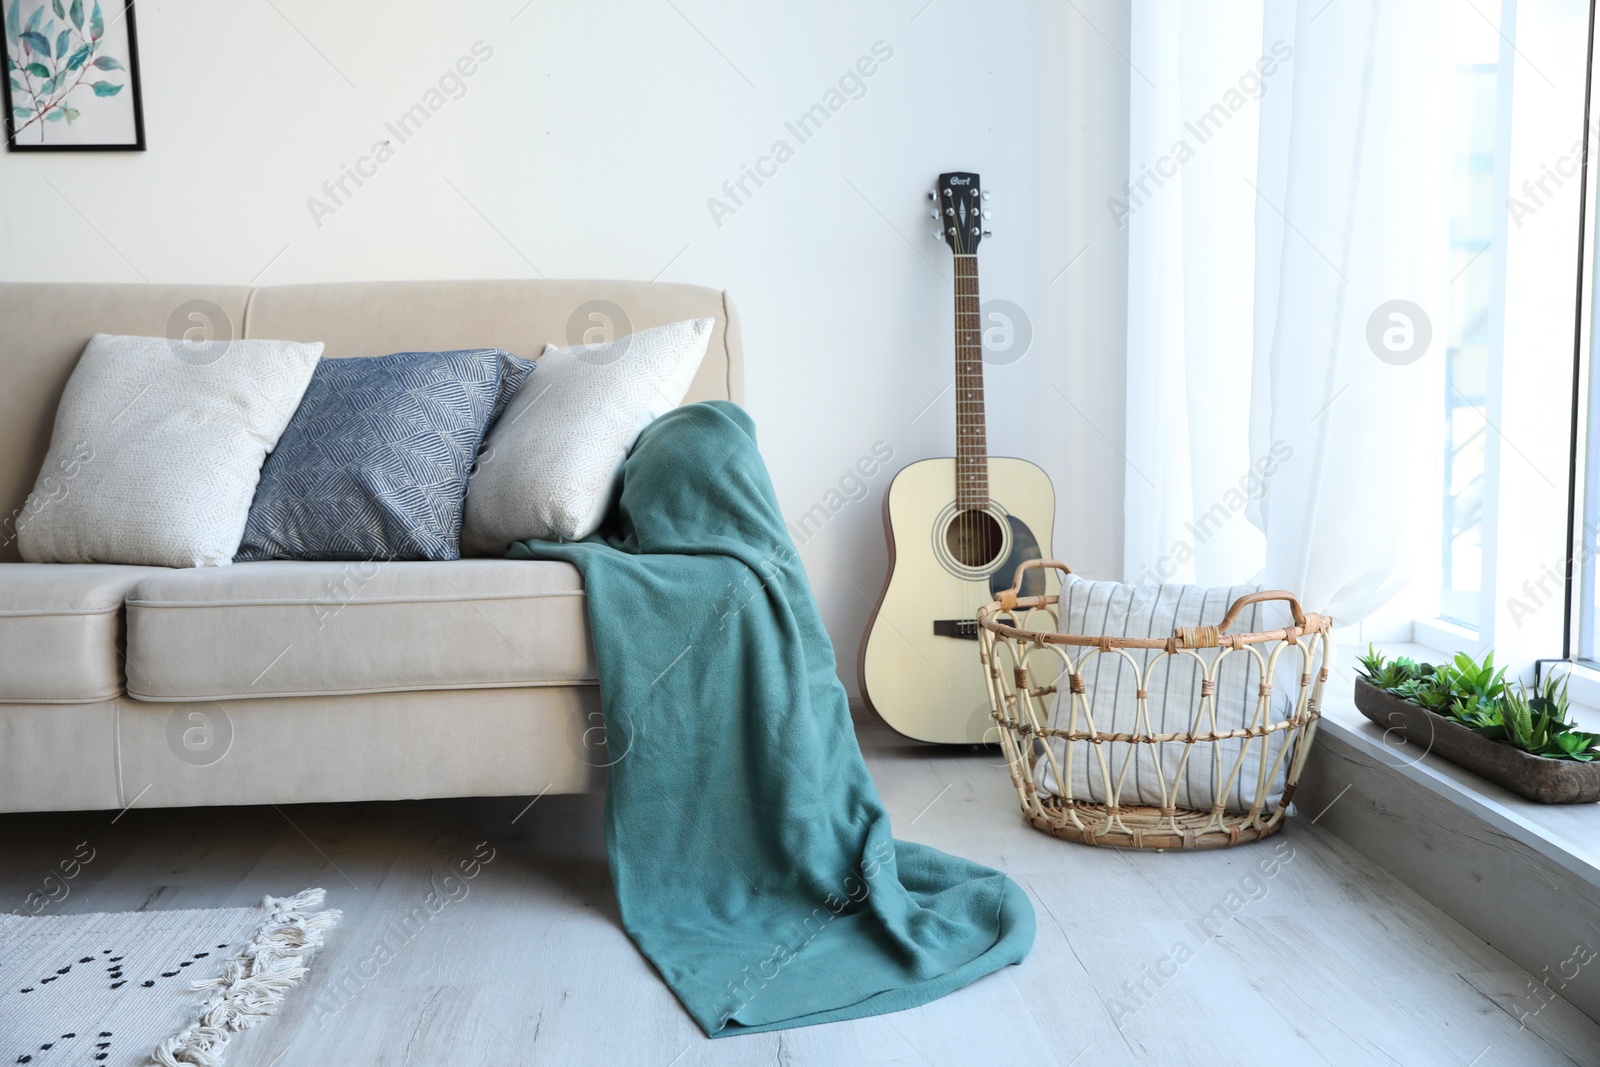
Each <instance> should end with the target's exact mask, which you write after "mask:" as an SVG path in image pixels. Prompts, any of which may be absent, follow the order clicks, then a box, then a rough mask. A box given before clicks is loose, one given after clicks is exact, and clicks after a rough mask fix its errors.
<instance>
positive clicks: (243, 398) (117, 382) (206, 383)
mask: <svg viewBox="0 0 1600 1067" xmlns="http://www.w3.org/2000/svg"><path fill="white" fill-rule="evenodd" d="M321 356H322V344H321V342H316V343H313V344H302V343H299V342H296V341H244V340H239V341H232V342H230V343H229V345H228V347H227V348H226V349H225V350H224V352H223V355H222V357H221V358H220V359H217V360H215V361H213V362H209V363H203V364H200V363H194V362H191V361H187V360H185V359H183V358H181V356H180V352H179V349H178V348H176V347H175V346H174V342H172V341H169V340H167V339H166V338H164V337H122V336H114V335H111V334H103V333H102V334H96V335H95V336H94V337H93V338H92V339H91V340H90V341H89V344H88V346H87V347H85V348H84V350H83V355H82V356H81V357H79V359H78V365H77V367H76V368H74V369H73V371H72V377H71V378H70V379H68V381H67V389H66V392H65V393H64V394H63V395H62V397H61V406H60V407H59V408H58V409H57V411H56V422H55V431H54V432H53V433H52V434H51V437H50V451H49V453H48V454H46V456H45V460H44V467H43V468H42V469H41V470H40V472H39V479H38V481H37V482H36V483H35V485H34V493H33V496H31V497H30V498H29V506H28V507H27V508H25V509H24V514H23V516H22V519H21V520H19V523H18V531H17V534H18V536H17V543H18V547H19V549H20V550H21V552H22V558H23V559H25V560H27V561H28V562H30V563H138V564H146V565H150V566H158V567H212V566H221V565H223V564H226V563H229V562H232V560H233V554H234V552H235V551H237V550H238V548H239V540H240V538H241V537H243V536H244V526H245V520H246V519H247V518H248V517H249V514H250V500H251V498H252V497H253V496H254V495H255V491H256V482H257V480H258V479H259V478H260V477H261V465H262V463H264V462H265V461H266V458H267V453H268V452H270V451H272V449H273V448H274V446H276V445H277V443H278V437H279V436H280V435H281V434H282V433H283V429H284V427H285V426H287V425H288V424H289V419H290V417H291V416H292V415H293V414H294V411H295V408H296V407H297V406H299V404H300V396H301V394H302V393H304V392H305V391H306V385H307V384H308V383H309V382H310V381H311V372H312V370H313V369H315V367H316V365H317V360H318V359H320V358H321Z"/></svg>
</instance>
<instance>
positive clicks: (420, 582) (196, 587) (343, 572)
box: [128, 559, 597, 700]
mask: <svg viewBox="0 0 1600 1067" xmlns="http://www.w3.org/2000/svg"><path fill="white" fill-rule="evenodd" d="M128 677H129V679H130V683H129V685H128V695H129V696H132V697H134V698H135V699H138V700H232V699H248V698H253V697H279V696H313V695H325V694H339V693H384V692H396V691H402V690H418V689H478V688H495V687H502V686H530V685H592V684H594V683H595V681H596V677H597V676H596V671H595V662H594V650H593V648H592V646H591V645H590V642H589V627H588V619H587V616H586V614H585V608H584V596H583V583H582V580H581V579H580V578H579V576H578V572H577V570H576V569H574V568H573V567H572V566H570V565H568V564H565V563H556V562H533V561H524V560H491V559H483V560H452V561H449V562H433V561H389V562H384V561H372V562H365V563H348V562H347V563H325V562H303V561H291V560H272V561H266V562H258V563H236V564H234V565H233V566H231V567H223V568H219V569H216V570H209V569H207V570H185V571H170V572H166V573H162V574H159V575H156V576H152V577H149V578H146V579H144V580H143V581H141V582H139V583H138V584H137V585H136V586H135V587H134V589H133V592H132V593H131V594H130V595H129V597H128Z"/></svg>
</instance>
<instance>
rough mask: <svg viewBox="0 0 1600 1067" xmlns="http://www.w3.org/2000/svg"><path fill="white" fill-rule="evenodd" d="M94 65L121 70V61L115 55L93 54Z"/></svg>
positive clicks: (105, 68) (104, 68)
mask: <svg viewBox="0 0 1600 1067" xmlns="http://www.w3.org/2000/svg"><path fill="white" fill-rule="evenodd" d="M94 65H95V66H96V67H98V68H99V69H101V70H123V69H125V68H124V67H123V65H122V62H121V61H120V60H118V59H117V57H116V56H95V57H94Z"/></svg>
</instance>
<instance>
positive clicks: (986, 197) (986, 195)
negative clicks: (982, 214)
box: [983, 189, 989, 200]
mask: <svg viewBox="0 0 1600 1067" xmlns="http://www.w3.org/2000/svg"><path fill="white" fill-rule="evenodd" d="M983 198H984V199H985V200H987V199H989V190H987V189H985V190H984V191H983Z"/></svg>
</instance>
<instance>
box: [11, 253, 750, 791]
mask: <svg viewBox="0 0 1600 1067" xmlns="http://www.w3.org/2000/svg"><path fill="white" fill-rule="evenodd" d="M590 301H608V302H610V303H611V304H613V305H615V306H616V307H618V308H621V309H622V310H623V312H624V313H625V315H626V316H627V319H628V320H629V322H630V323H631V326H632V328H633V329H643V328H645V327H649V326H657V325H661V324H663V323H668V322H675V321H679V320H682V319H688V318H696V317H700V316H707V315H710V316H714V317H715V319H716V331H715V333H714V334H713V336H712V339H711V345H710V349H709V351H708V353H707V355H706V358H705V362H704V363H703V364H702V366H701V368H700V372H699V375H698V377H697V378H696V379H695V382H694V385H693V387H692V388H691V390H690V392H689V396H688V398H687V400H686V402H692V401H697V400H709V399H731V400H735V401H737V400H740V399H741V398H742V392H743V388H742V375H741V357H740V349H739V330H738V320H737V318H736V316H735V314H734V310H733V307H732V305H731V304H730V303H729V302H728V300H727V296H726V294H724V293H721V292H718V291H716V290H711V289H704V288H700V287H697V286H689V285H673V284H667V283H657V284H646V283H643V282H571V281H563V282H536V281H471V282H374V283H341V284H325V285H294V286H274V287H268V288H248V287H243V286H178V285H79V284H64V285H57V284H0V372H3V374H4V382H5V384H4V386H3V387H0V811H38V810H64V809H94V808H105V809H120V808H125V807H127V806H129V805H133V804H137V805H138V806H140V807H160V806H181V805H200V804H259V803H264V802H268V801H270V802H272V803H275V804H281V803H300V802H307V801H335V800H388V799H403V798H415V797H450V796H496V795H529V794H539V793H542V792H547V791H548V792H555V793H560V792H583V791H591V790H595V789H598V788H600V787H601V786H602V785H603V782H604V766H605V762H606V754H605V748H604V744H603V741H604V733H603V730H602V729H601V728H600V727H601V717H600V702H599V689H598V683H597V679H596V672H595V663H594V653H593V649H592V647H591V645H590V642H589V635H588V626H587V623H586V618H587V616H586V613H585V604H584V594H583V587H582V583H581V582H580V580H579V578H578V574H577V572H576V571H575V570H574V569H573V568H572V567H570V566H569V565H567V564H565V563H545V562H539V563H534V562H517V561H510V560H491V559H469V560H461V561H458V562H450V563H426V562H392V563H384V564H376V563H374V564H361V563H298V562H271V563H246V564H236V565H233V566H230V567H219V568H204V569H195V570H168V569H165V568H159V567H126V566H112V565H73V564H29V563H22V562H20V557H19V555H18V552H17V544H16V536H15V532H14V525H15V521H16V517H17V516H18V515H19V514H20V512H21V509H22V507H23V505H24V501H25V500H26V499H27V496H28V494H29V492H30V490H31V489H32V488H33V483H34V479H35V477H36V476H37V474H38V470H39V466H40V463H41V462H42V461H43V458H44V454H45V448H46V445H47V443H48V441H49V436H50V429H51V425H52V420H53V417H54V413H55V408H56V404H57V403H58V402H59V400H60V397H61V392H62V388H63V386H64V385H65V384H66V381H67V376H68V375H69V374H70V373H71V371H72V368H73V365H74V364H75V362H76V360H77V358H78V355H79V353H80V352H81V351H82V349H83V346H84V344H85V343H86V342H87V341H88V339H89V337H90V336H91V335H92V334H95V333H97V332H105V333H124V334H140V335H156V336H173V335H174V334H175V333H181V332H182V330H183V329H186V328H188V327H189V326H190V325H202V324H203V323H204V320H205V319H216V320H217V322H216V323H214V324H213V325H214V326H220V327H221V330H220V331H219V333H218V334H217V335H219V336H220V335H225V334H231V336H234V337H271V338H286V339H290V340H301V341H322V342H324V343H325V344H326V349H325V354H326V356H327V357H329V358H337V357H341V356H356V355H381V354H384V353H388V352H398V351H404V350H436V349H448V348H465V347H479V346H482V347H497V348H504V349H506V350H508V351H511V352H514V353H517V354H519V355H522V356H527V357H530V358H533V357H536V356H537V355H538V353H539V351H540V350H541V348H542V347H543V345H544V343H545V342H547V341H553V342H556V343H558V344H565V343H567V342H568V335H569V328H570V327H569V320H573V317H574V315H575V314H576V315H577V321H578V322H579V325H580V327H582V326H585V325H587V311H588V309H587V308H586V307H585V305H586V304H588V303H589V302H590ZM191 313H197V314H199V315H201V316H202V319H193V318H191V317H190V315H191ZM62 490H63V491H66V492H71V484H70V481H68V482H66V483H64V484H63V486H62Z"/></svg>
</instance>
